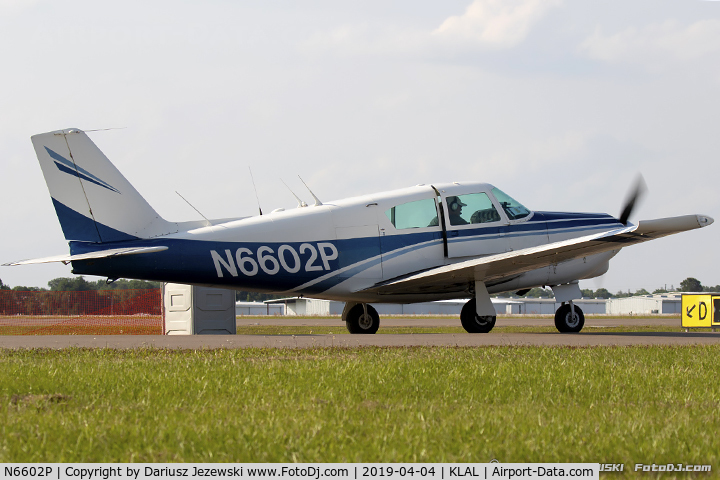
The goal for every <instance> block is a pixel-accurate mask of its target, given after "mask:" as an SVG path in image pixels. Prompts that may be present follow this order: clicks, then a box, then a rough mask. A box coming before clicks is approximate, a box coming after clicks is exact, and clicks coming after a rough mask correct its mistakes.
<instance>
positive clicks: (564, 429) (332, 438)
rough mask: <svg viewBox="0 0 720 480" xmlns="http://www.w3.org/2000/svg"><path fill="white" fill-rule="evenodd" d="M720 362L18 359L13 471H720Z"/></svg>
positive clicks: (141, 354)
mask: <svg viewBox="0 0 720 480" xmlns="http://www.w3.org/2000/svg"><path fill="white" fill-rule="evenodd" d="M718 358H720V346H695V347H624V348H621V347H598V348H566V347H562V348H560V347H559V348H538V347H487V348H358V349H337V348H335V349H308V350H276V349H238V350H224V349H220V350H201V351H186V350H162V349H136V350H126V351H120V350H110V349H85V350H83V349H66V350H50V349H40V350H0V462H165V461H182V462H346V461H356V462H416V461H420V462H487V461H489V460H490V459H492V458H497V459H498V460H500V461H502V462H568V461H572V462H601V463H620V462H624V463H626V464H627V466H626V469H629V468H631V466H632V465H634V463H637V462H641V463H652V462H655V463H658V464H660V463H678V462H683V463H692V464H711V465H713V470H714V471H716V470H717V469H718V468H720V435H718V432H720V415H718V411H719V410H720V382H718V381H717V362H718ZM664 478H669V477H664Z"/></svg>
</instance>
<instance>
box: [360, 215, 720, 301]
mask: <svg viewBox="0 0 720 480" xmlns="http://www.w3.org/2000/svg"><path fill="white" fill-rule="evenodd" d="M713 221H714V220H713V219H712V218H710V217H708V216H705V215H684V216H680V217H671V218H660V219H655V220H642V221H640V222H638V224H637V225H631V226H629V227H625V228H619V229H614V230H609V231H607V232H601V233H596V234H593V235H587V236H584V237H578V238H573V239H570V240H564V241H561V242H555V243H549V244H547V245H541V246H539V247H532V248H525V249H522V250H517V251H514V252H506V253H501V254H497V255H490V256H487V257H482V258H474V259H472V260H467V261H464V262H459V263H455V264H452V265H444V266H442V267H437V268H433V269H430V270H426V271H423V272H419V273H416V274H412V275H410V276H407V277H405V278H400V279H395V280H390V281H387V282H384V283H380V284H377V285H375V286H373V287H370V288H367V289H364V290H362V291H363V292H368V293H377V294H379V295H399V294H413V293H423V292H432V291H433V290H434V289H438V290H443V289H444V287H447V286H451V285H457V284H459V283H469V282H474V281H482V282H485V283H489V282H492V281H494V280H499V279H502V278H506V277H511V276H514V275H519V274H522V273H525V272H528V271H531V270H535V269H537V268H542V267H547V266H549V265H557V264H559V263H562V262H566V261H568V260H573V259H575V258H582V257H586V256H590V255H595V254H598V253H603V252H608V251H611V250H618V249H620V248H622V247H626V246H629V245H634V244H637V243H642V242H647V241H648V240H654V239H656V238H661V237H664V236H667V235H672V234H674V233H680V232H684V231H686V230H693V229H696V228H702V227H706V226H708V225H710V224H712V223H713Z"/></svg>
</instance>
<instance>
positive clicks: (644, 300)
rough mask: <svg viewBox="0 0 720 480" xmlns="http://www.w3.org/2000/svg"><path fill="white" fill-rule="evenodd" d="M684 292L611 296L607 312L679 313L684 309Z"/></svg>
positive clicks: (634, 313)
mask: <svg viewBox="0 0 720 480" xmlns="http://www.w3.org/2000/svg"><path fill="white" fill-rule="evenodd" d="M683 293H685V292H682V293H681V292H672V293H663V294H659V295H640V296H637V297H627V298H610V299H608V301H607V313H608V314H610V315H651V314H656V313H664V314H678V315H679V314H680V312H681V311H682V295H683Z"/></svg>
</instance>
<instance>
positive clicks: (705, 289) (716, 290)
mask: <svg viewBox="0 0 720 480" xmlns="http://www.w3.org/2000/svg"><path fill="white" fill-rule="evenodd" d="M703 292H712V293H720V285H715V286H714V287H703Z"/></svg>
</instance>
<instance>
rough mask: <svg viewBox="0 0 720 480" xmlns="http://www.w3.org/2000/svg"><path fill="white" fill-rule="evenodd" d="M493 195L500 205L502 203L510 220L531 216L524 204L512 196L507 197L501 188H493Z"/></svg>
mask: <svg viewBox="0 0 720 480" xmlns="http://www.w3.org/2000/svg"><path fill="white" fill-rule="evenodd" d="M492 193H493V195H495V198H496V199H497V201H498V203H500V205H501V206H502V208H503V210H505V213H506V214H507V216H508V218H509V219H510V220H519V219H521V218H525V217H527V216H528V215H530V210H528V209H527V208H525V207H524V206H523V204H522V203H520V202H518V201H517V200H515V199H514V198H512V197H511V196H510V195H507V194H506V193H505V192H503V191H502V190H500V189H499V188H493V189H492Z"/></svg>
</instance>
